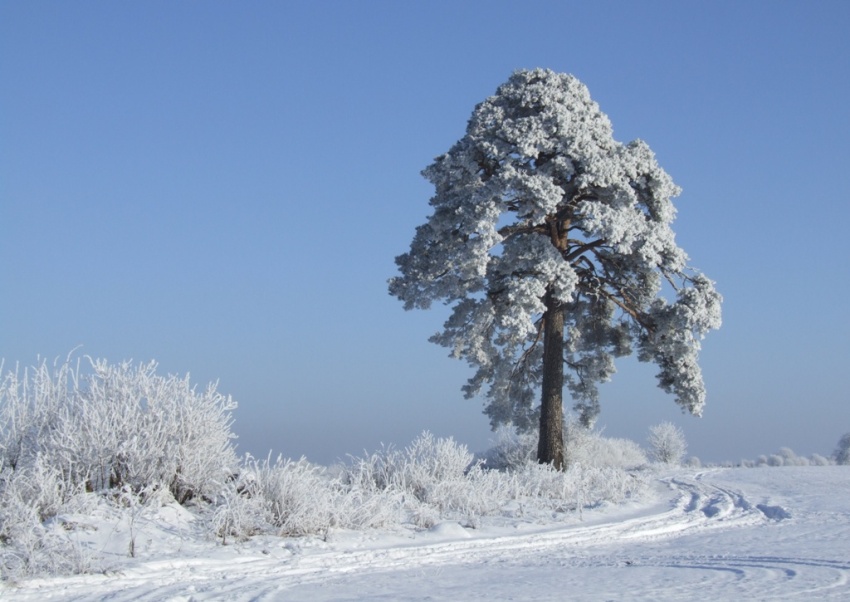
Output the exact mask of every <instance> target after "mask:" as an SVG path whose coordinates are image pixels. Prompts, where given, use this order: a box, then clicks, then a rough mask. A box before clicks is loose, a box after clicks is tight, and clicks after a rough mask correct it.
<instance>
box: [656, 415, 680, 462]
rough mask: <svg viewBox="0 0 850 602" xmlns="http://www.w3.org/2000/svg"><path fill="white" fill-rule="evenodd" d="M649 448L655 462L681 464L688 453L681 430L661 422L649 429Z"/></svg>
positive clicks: (670, 423) (669, 423)
mask: <svg viewBox="0 0 850 602" xmlns="http://www.w3.org/2000/svg"><path fill="white" fill-rule="evenodd" d="M649 446H650V449H651V450H652V455H653V457H654V458H655V460H656V461H657V462H661V463H663V464H681V463H682V459H683V458H684V457H685V452H687V451H688V444H687V442H686V441H685V435H684V433H682V429H680V428H679V427H678V426H676V425H675V424H673V423H672V422H662V423H661V424H656V425H655V426H653V427H650V429H649Z"/></svg>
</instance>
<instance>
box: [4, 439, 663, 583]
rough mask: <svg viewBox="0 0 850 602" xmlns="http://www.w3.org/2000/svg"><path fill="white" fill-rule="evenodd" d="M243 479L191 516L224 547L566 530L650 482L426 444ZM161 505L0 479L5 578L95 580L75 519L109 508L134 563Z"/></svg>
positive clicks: (285, 466)
mask: <svg viewBox="0 0 850 602" xmlns="http://www.w3.org/2000/svg"><path fill="white" fill-rule="evenodd" d="M237 471H238V472H237V474H235V475H234V476H233V478H231V479H229V480H226V481H225V482H223V483H221V485H220V487H219V488H218V489H217V491H216V492H215V494H212V495H209V496H205V497H204V498H200V497H197V498H194V499H193V500H192V501H191V502H189V504H188V508H189V509H191V510H192V512H194V513H197V515H198V517H199V518H201V520H200V521H199V524H202V525H204V526H205V528H206V529H207V530H208V533H210V535H211V536H213V537H215V538H216V539H217V540H218V541H220V542H221V543H222V544H225V545H226V544H229V543H231V542H233V541H238V540H244V539H246V538H249V537H251V536H254V535H259V534H266V535H279V536H285V537H301V536H318V537H323V538H327V537H328V536H329V535H330V534H331V532H332V531H333V530H335V529H374V528H382V529H391V530H398V529H423V528H430V527H432V526H434V525H435V524H437V523H438V522H440V521H442V520H454V521H458V522H460V523H461V524H463V525H465V526H467V527H476V526H478V525H479V524H481V522H482V521H484V520H488V518H492V519H493V520H497V521H501V520H504V519H505V518H506V517H509V518H512V519H519V520H529V521H537V520H540V519H542V518H545V519H546V520H553V519H554V520H559V518H558V517H562V518H561V519H565V518H567V517H568V516H569V513H573V512H576V511H578V512H580V511H581V509H582V508H583V507H588V506H595V505H598V504H601V503H617V502H621V501H624V500H626V499H633V498H635V497H638V496H640V495H641V494H643V493H644V492H645V491H646V489H647V482H646V479H645V477H644V476H642V475H641V474H630V473H629V472H626V471H624V470H622V469H620V468H614V467H593V466H582V465H580V464H577V465H575V466H573V467H572V468H571V469H570V470H568V471H566V472H561V471H557V470H555V469H554V468H552V467H551V466H548V465H541V464H538V463H537V461H536V460H534V459H533V458H532V459H530V460H527V461H525V462H522V463H520V464H518V465H517V466H514V467H513V468H511V469H505V470H486V469H484V468H483V466H482V463H481V462H476V461H475V460H474V459H473V455H472V454H471V453H470V452H469V450H468V449H467V448H466V446H464V445H461V444H458V443H456V442H455V441H453V440H452V439H451V438H439V437H435V436H433V435H431V434H430V433H427V432H426V433H423V434H422V435H421V436H420V437H418V438H417V439H416V440H414V441H413V442H412V443H411V444H410V445H409V446H407V447H406V448H404V449H395V448H384V449H382V450H380V451H377V452H374V453H371V454H366V455H364V456H363V457H357V458H351V459H350V461H349V462H348V463H347V464H346V465H343V466H336V467H331V468H325V467H322V466H317V465H315V464H311V463H310V462H308V461H307V460H305V459H303V458H302V459H300V460H297V461H293V460H288V459H283V458H278V459H277V460H276V461H274V462H272V461H270V460H269V459H266V460H256V459H254V458H252V457H250V456H247V457H246V458H245V459H244V460H243V461H242V462H241V465H240V466H239V467H238V468H237ZM162 495H165V496H167V497H168V499H169V500H172V502H173V498H172V497H171V496H170V493H169V492H168V491H167V490H165V489H156V488H151V487H146V488H145V489H143V490H142V491H135V490H134V489H132V488H131V487H129V486H127V485H124V486H122V487H121V488H118V489H112V490H104V491H101V492H99V493H95V492H87V491H85V487H84V486H83V485H80V486H77V487H76V488H72V489H68V488H67V485H66V480H65V476H64V474H63V473H62V472H61V471H60V470H59V469H57V468H55V467H52V466H51V465H49V464H47V463H45V462H43V461H42V460H41V456H39V457H38V458H37V459H36V461H34V462H33V463H32V464H31V465H29V466H28V467H27V468H23V469H22V468H18V469H14V470H13V469H11V468H9V467H6V468H5V469H4V471H3V472H2V473H0V577H3V578H17V577H23V576H28V575H36V574H44V573H67V572H85V571H88V570H97V569H98V567H101V566H102V562H101V560H102V559H101V558H100V557H99V554H100V552H101V551H99V550H97V549H93V548H91V546H88V547H87V545H86V543H85V542H86V541H87V540H86V537H85V536H83V537H81V531H79V530H77V527H75V526H74V525H75V524H76V522H78V520H79V519H68V518H67V517H68V516H71V517H74V516H76V517H80V516H84V515H85V514H86V513H87V512H91V511H92V509H93V508H102V507H103V504H106V505H107V510H108V512H109V514H110V516H111V517H112V518H111V520H112V523H114V524H116V525H118V524H120V525H121V528H120V532H121V534H120V537H121V548H120V550H121V553H123V554H125V555H128V556H135V555H136V553H137V551H138V550H139V548H140V547H143V545H144V541H143V538H138V537H137V535H136V533H135V532H134V526H133V525H134V523H135V522H139V521H141V520H142V519H143V518H144V519H145V520H149V519H150V516H152V515H153V516H156V514H157V513H156V508H152V507H151V506H152V505H156V504H159V505H160V506H162V505H163V503H162V500H161V499H160V498H161V497H162ZM158 500H159V501H158ZM174 505H175V506H176V504H174ZM184 511H185V510H184ZM81 522H82V523H86V521H85V519H84V518H83V519H82V521H81ZM86 528H88V527H86ZM92 528H94V527H92ZM83 535H84V534H83ZM137 539H139V541H138V543H137V541H136V540H137Z"/></svg>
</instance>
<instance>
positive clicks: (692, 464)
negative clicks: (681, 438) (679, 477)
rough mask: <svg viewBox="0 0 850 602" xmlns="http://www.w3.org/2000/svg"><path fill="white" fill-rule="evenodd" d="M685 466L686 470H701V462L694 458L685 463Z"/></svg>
mask: <svg viewBox="0 0 850 602" xmlns="http://www.w3.org/2000/svg"><path fill="white" fill-rule="evenodd" d="M685 466H687V467H688V468H702V461H701V460H700V459H699V458H698V457H696V456H691V457H690V458H688V460H687V461H686V462H685Z"/></svg>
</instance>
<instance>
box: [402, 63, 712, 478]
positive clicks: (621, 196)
mask: <svg viewBox="0 0 850 602" xmlns="http://www.w3.org/2000/svg"><path fill="white" fill-rule="evenodd" d="M423 175H424V176H425V178H427V179H428V180H429V181H430V182H431V183H432V184H433V185H434V187H435V194H434V196H433V197H432V198H431V200H430V205H431V207H432V208H433V213H432V214H431V215H430V217H428V219H427V221H426V222H425V223H424V224H422V225H421V226H419V227H418V228H417V229H416V234H415V236H414V238H413V241H412V243H411V246H410V251H409V252H407V253H404V254H403V255H400V256H398V257H397V258H396V264H397V265H398V268H399V271H400V275H399V276H396V277H394V278H391V279H390V281H389V291H390V293H391V294H392V295H394V296H396V297H398V298H399V299H400V300H402V301H403V302H404V306H405V308H406V309H412V308H422V309H426V308H428V307H429V306H430V305H431V303H433V302H435V301H440V302H443V303H445V304H448V305H450V306H451V307H452V313H451V315H450V317H449V319H448V320H447V321H446V323H445V325H444V328H443V330H442V332H439V333H437V334H435V335H434V336H433V337H432V338H431V340H432V341H433V342H435V343H438V344H440V345H443V346H445V347H448V348H449V349H450V350H451V355H452V356H454V357H456V358H462V359H465V360H466V361H467V362H469V364H470V365H472V366H473V367H474V368H475V373H474V374H473V376H472V377H471V378H470V379H469V382H468V383H467V384H466V386H465V387H464V392H465V394H466V396H467V397H472V396H475V395H477V394H479V393H480V392H481V390H482V388H484V387H485V386H486V390H485V397H486V400H487V405H486V409H485V412H486V413H487V415H488V416H489V418H490V422H491V425H492V426H493V427H496V426H497V425H500V424H505V423H508V424H512V425H514V426H516V427H517V428H519V429H521V430H528V429H532V428H534V427H535V426H536V425H537V424H538V423H539V424H540V427H541V451H540V456H541V457H540V459H541V461H555V463H556V464H558V463H559V461H558V459H557V458H554V457H552V454H553V453H555V455H557V449H556V450H555V452H551V451H550V452H545V453H544V452H543V447H542V445H543V442H542V439H543V438H544V437H545V436H549V435H544V431H545V430H546V429H549V428H551V427H552V425H551V424H549V422H551V421H555V420H557V421H559V422H560V421H561V420H562V414H561V409H560V404H561V397H560V395H561V393H560V390H561V389H562V388H563V387H564V386H566V387H567V388H568V390H569V392H570V393H571V395H572V398H573V400H574V402H575V409H576V410H577V411H578V414H579V417H580V420H581V421H582V422H583V423H584V424H586V425H590V424H592V423H593V421H594V420H595V419H596V417H597V415H598V413H599V409H600V408H599V392H598V385H599V384H600V383H602V382H605V381H607V380H609V379H610V377H611V375H612V374H613V373H614V371H615V368H614V358H616V357H618V356H624V355H628V354H631V353H633V352H634V351H636V352H637V357H638V359H640V360H641V361H652V362H654V363H655V364H657V366H658V368H659V372H658V374H657V377H658V382H659V386H660V387H661V388H662V389H663V390H664V391H666V392H668V393H671V394H673V395H674V396H675V400H676V402H677V403H678V404H679V405H680V406H681V407H682V408H683V409H684V410H687V411H689V412H691V413H693V414H696V415H700V414H701V413H702V410H703V406H704V404H705V387H704V384H703V378H702V374H701V370H700V367H699V364H698V361H697V360H698V353H699V350H700V340H701V339H702V337H703V336H704V335H705V334H706V332H707V331H709V330H711V329H715V328H719V327H720V323H721V317H720V304H721V297H720V295H719V294H718V293H717V292H716V291H715V289H714V285H713V283H712V281H710V280H709V279H708V278H706V277H705V276H704V275H703V274H701V273H699V272H697V271H696V270H693V269H692V268H689V267H688V257H687V255H686V254H685V252H684V251H683V250H682V249H681V248H680V247H679V246H678V245H677V244H676V241H675V236H674V233H673V230H672V229H671V227H670V226H671V223H672V222H673V219H674V217H675V215H676V210H675V208H674V206H673V203H672V202H671V199H672V198H673V197H675V196H677V195H678V194H679V193H680V189H679V188H678V187H677V186H676V185H675V184H674V183H673V180H672V179H671V178H670V176H669V175H668V174H667V173H666V172H665V171H664V170H663V169H662V168H661V167H660V166H659V165H658V163H657V162H656V159H655V156H654V154H653V153H652V151H651V150H650V148H649V146H648V145H647V144H646V143H645V142H643V141H641V140H635V141H633V142H630V143H628V144H622V143H620V142H617V141H616V140H614V138H613V132H612V128H611V123H610V121H609V119H608V117H607V116H606V115H605V114H604V113H603V112H602V111H600V109H599V107H598V105H597V104H596V103H595V102H594V101H593V100H592V99H591V97H590V93H589V92H588V89H587V88H586V87H585V86H584V85H583V84H582V83H581V82H580V81H578V80H577V79H576V78H575V77H573V76H571V75H567V74H559V73H555V72H553V71H549V70H542V69H535V70H522V71H517V72H515V73H514V74H513V75H512V76H511V77H510V79H509V80H508V81H507V82H506V83H504V84H503V85H501V86H500V87H499V88H498V90H497V91H496V94H495V95H493V96H491V97H490V98H488V99H486V100H485V101H484V102H482V103H480V104H479V105H478V106H477V107H476V108H475V110H474V112H473V114H472V117H471V118H470V120H469V123H468V125H467V129H466V135H464V136H463V138H461V139H460V140H459V141H458V142H457V143H455V144H454V146H452V147H451V149H450V150H449V151H448V152H447V153H446V154H444V155H441V156H439V157H437V158H436V159H435V160H434V162H433V163H432V164H431V165H430V166H429V167H427V168H426V169H425V170H424V171H423ZM667 297H671V298H670V299H668V298H667ZM541 386H542V388H543V392H542V398H541V403H540V404H537V403H536V399H537V392H538V390H539V389H540V387H541ZM547 391H548V392H547ZM547 396H548V397H547ZM552 404H556V405H557V406H558V407H557V408H555V410H556V411H555V413H550V412H548V410H547V406H550V405H552ZM541 408H542V410H543V411H542V412H541ZM557 429H560V425H558V426H557ZM553 432H554V431H553ZM551 436H554V437H556V438H557V437H561V435H560V430H557V432H554V435H551ZM561 445H562V444H561ZM555 447H556V448H557V445H556V446H555Z"/></svg>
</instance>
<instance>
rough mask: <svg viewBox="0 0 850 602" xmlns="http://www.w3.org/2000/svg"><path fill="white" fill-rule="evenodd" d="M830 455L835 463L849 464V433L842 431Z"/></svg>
mask: <svg viewBox="0 0 850 602" xmlns="http://www.w3.org/2000/svg"><path fill="white" fill-rule="evenodd" d="M832 456H833V457H834V458H835V463H836V464H850V433H844V435H842V437H841V439H839V440H838V446H837V447H836V448H835V453H833V454H832Z"/></svg>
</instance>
